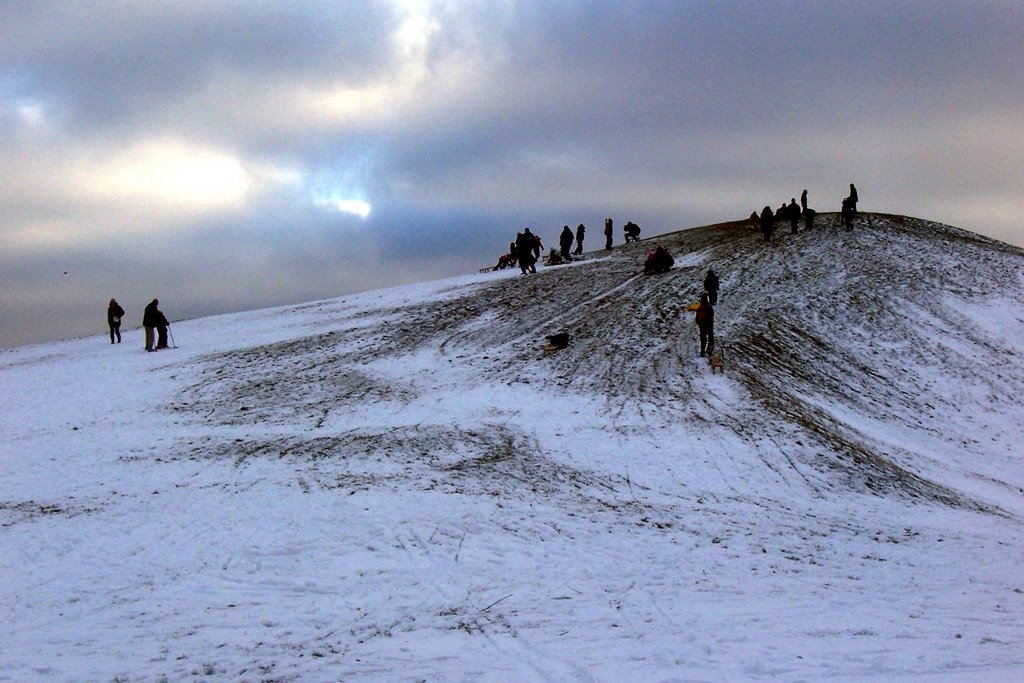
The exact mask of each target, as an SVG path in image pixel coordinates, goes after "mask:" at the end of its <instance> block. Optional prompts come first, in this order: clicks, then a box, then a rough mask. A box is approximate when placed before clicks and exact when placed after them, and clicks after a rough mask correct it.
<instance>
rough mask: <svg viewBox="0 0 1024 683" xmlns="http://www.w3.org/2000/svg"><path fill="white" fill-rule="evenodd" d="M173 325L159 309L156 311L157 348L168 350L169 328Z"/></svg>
mask: <svg viewBox="0 0 1024 683" xmlns="http://www.w3.org/2000/svg"><path fill="white" fill-rule="evenodd" d="M170 324H171V323H169V322H168V321H167V316H166V315H164V312H163V311H161V310H160V309H159V308H158V309H156V348H158V349H166V348H167V328H168V327H169V326H170Z"/></svg>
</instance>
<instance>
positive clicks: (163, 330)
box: [107, 298, 171, 351]
mask: <svg viewBox="0 0 1024 683" xmlns="http://www.w3.org/2000/svg"><path fill="white" fill-rule="evenodd" d="M159 306H160V302H159V301H158V300H156V299H153V300H152V301H150V302H149V304H147V305H146V308H145V309H144V310H143V312H142V327H143V328H144V329H145V331H146V351H157V350H159V349H166V348H168V346H167V328H168V327H170V325H171V323H170V322H168V320H167V316H166V315H164V312H163V311H161V310H160V308H159ZM122 318H124V308H122V307H121V304H119V303H117V299H114V298H111V299H110V302H109V303H108V304H107V327H109V328H110V343H111V344H115V343H116V344H120V343H121V320H122ZM154 337H155V338H154Z"/></svg>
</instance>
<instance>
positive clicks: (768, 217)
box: [761, 206, 775, 242]
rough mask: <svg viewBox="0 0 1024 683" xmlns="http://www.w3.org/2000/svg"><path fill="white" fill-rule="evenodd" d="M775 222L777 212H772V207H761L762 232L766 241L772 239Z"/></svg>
mask: <svg viewBox="0 0 1024 683" xmlns="http://www.w3.org/2000/svg"><path fill="white" fill-rule="evenodd" d="M774 222H775V214H773V213H772V207H770V206H766V207H764V208H763V209H761V234H762V235H764V241H765V242H771V241H772V228H773V227H774V225H773V223H774Z"/></svg>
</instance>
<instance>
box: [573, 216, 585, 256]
mask: <svg viewBox="0 0 1024 683" xmlns="http://www.w3.org/2000/svg"><path fill="white" fill-rule="evenodd" d="M586 231H587V229H586V227H584V225H583V224H582V223H580V224H579V225H577V226H576V251H575V252H574V253H575V254H576V255H577V256H579V255H580V254H582V253H583V235H584V233H585V232H586Z"/></svg>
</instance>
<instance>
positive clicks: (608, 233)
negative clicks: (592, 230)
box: [604, 218, 612, 249]
mask: <svg viewBox="0 0 1024 683" xmlns="http://www.w3.org/2000/svg"><path fill="white" fill-rule="evenodd" d="M604 248H605V249H611V248H612V219H611V218H605V219H604Z"/></svg>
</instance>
